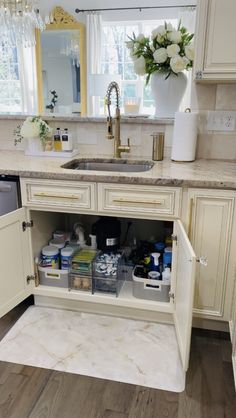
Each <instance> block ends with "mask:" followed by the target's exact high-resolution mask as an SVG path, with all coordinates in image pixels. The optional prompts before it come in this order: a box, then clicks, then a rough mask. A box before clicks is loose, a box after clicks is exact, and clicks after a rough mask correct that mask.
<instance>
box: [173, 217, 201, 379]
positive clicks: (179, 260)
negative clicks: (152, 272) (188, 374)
mask: <svg viewBox="0 0 236 418" xmlns="http://www.w3.org/2000/svg"><path fill="white" fill-rule="evenodd" d="M174 235H175V236H176V237H177V241H174V242H173V246H175V248H173V255H174V259H173V269H174V271H175V275H176V277H175V289H174V295H175V305H174V323H175V330H176V336H177V340H178V345H179V351H180V356H181V360H182V365H183V369H184V370H185V371H186V370H187V369H188V363H189V354H190V343H191V331H192V315H193V300H194V287H195V270H196V256H195V253H194V251H193V248H192V246H191V244H190V241H189V239H188V236H187V234H186V232H185V230H184V227H183V225H182V223H181V222H180V221H176V222H175V225H174Z"/></svg>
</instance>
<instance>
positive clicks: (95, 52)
mask: <svg viewBox="0 0 236 418" xmlns="http://www.w3.org/2000/svg"><path fill="white" fill-rule="evenodd" d="M86 28H87V85H88V86H89V85H90V76H91V75H92V74H100V73H101V43H102V18H101V15H100V14H98V13H95V12H91V13H89V14H88V15H87V21H86ZM87 94H88V97H87V103H88V115H93V114H94V111H95V98H94V97H92V95H91V92H90V91H89V88H88V93H87Z"/></svg>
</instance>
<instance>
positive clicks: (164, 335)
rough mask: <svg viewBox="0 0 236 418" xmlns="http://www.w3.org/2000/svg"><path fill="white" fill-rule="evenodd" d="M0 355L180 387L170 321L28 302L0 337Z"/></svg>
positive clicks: (159, 386) (181, 379)
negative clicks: (20, 315)
mask: <svg viewBox="0 0 236 418" xmlns="http://www.w3.org/2000/svg"><path fill="white" fill-rule="evenodd" d="M0 360H2V361H8V362H13V363H19V364H25V365H30V366H35V367H44V368H47V369H54V370H60V371H65V372H70V373H77V374H81V375H86V376H92V377H98V378H102V379H109V380H115V381H119V382H125V383H132V384H135V385H142V386H147V387H152V388H156V389H163V390H169V391H173V392H181V391H182V390H184V386H185V374H184V372H183V370H182V366H181V360H180V357H179V352H178V345H177V341H176V337H175V330H174V327H173V326H172V325H163V324H155V323H151V322H144V321H135V320H130V319H123V318H116V317H110V316H102V315H95V314H87V313H80V312H71V311H65V310H59V309H50V308H41V307H36V306H32V307H30V308H28V309H27V311H26V312H25V313H24V314H23V315H22V317H21V318H20V319H19V320H18V321H17V323H16V324H15V325H14V326H13V327H12V328H11V330H10V331H9V332H8V334H7V335H6V336H5V337H4V338H3V340H2V341H1V342H0Z"/></svg>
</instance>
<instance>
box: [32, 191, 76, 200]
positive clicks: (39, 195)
mask: <svg viewBox="0 0 236 418" xmlns="http://www.w3.org/2000/svg"><path fill="white" fill-rule="evenodd" d="M34 196H35V197H55V198H57V199H75V200H78V199H80V196H75V195H68V196H62V195H58V194H53V193H43V192H42V193H34Z"/></svg>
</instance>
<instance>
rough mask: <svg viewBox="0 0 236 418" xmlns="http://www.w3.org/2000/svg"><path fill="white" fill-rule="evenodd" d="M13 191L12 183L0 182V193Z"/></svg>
mask: <svg viewBox="0 0 236 418" xmlns="http://www.w3.org/2000/svg"><path fill="white" fill-rule="evenodd" d="M11 191H12V186H11V184H1V183H0V193H1V192H2V193H9V192H11Z"/></svg>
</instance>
